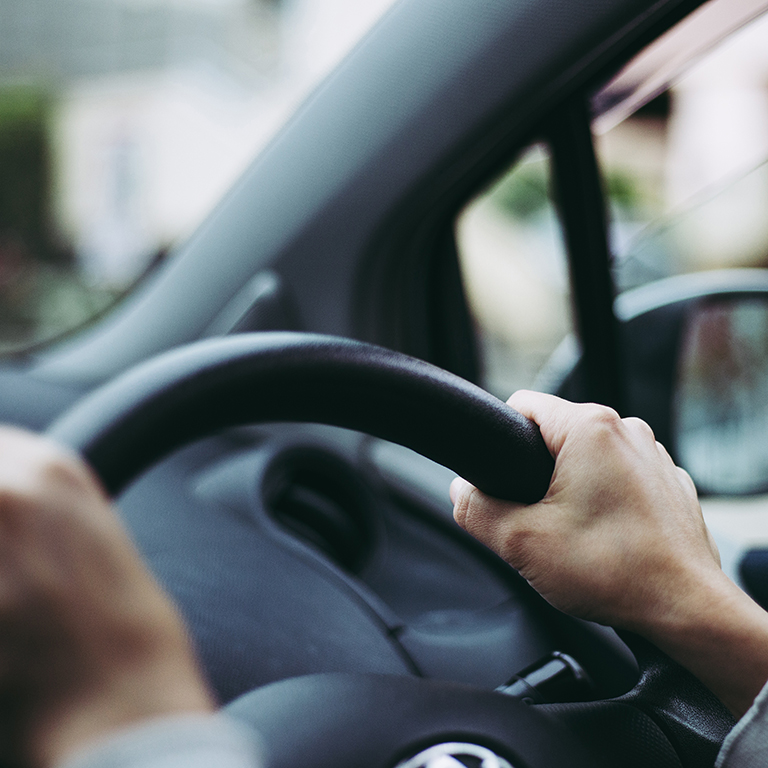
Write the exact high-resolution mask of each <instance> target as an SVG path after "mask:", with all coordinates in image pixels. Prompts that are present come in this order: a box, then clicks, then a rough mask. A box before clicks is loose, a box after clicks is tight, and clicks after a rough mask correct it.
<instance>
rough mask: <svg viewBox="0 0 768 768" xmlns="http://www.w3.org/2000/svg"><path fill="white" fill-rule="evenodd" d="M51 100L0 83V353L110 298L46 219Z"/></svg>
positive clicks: (87, 314)
mask: <svg viewBox="0 0 768 768" xmlns="http://www.w3.org/2000/svg"><path fill="white" fill-rule="evenodd" d="M53 107H54V102H53V99H52V98H51V96H50V95H49V93H48V92H47V91H46V90H45V89H44V88H40V87H37V86H29V85H28V86H14V87H5V88H0V354H8V353H11V352H18V351H21V350H24V349H26V348H29V347H30V346H33V345H37V344H40V343H43V342H44V341H46V340H50V339H52V338H55V337H57V336H60V335H62V334H63V333H66V332H67V331H70V330H72V329H74V328H77V327H78V326H80V325H82V324H83V323H85V322H88V321H89V320H90V319H92V318H93V317H95V316H96V315H98V314H100V313H101V312H103V311H104V310H105V309H106V308H107V307H108V306H110V305H111V304H112V303H113V302H114V301H115V299H116V298H117V295H116V292H115V291H110V290H107V289H102V288H97V287H94V286H90V285H88V284H86V282H85V281H84V280H83V279H82V277H81V275H80V274H79V273H78V271H77V268H76V262H75V259H74V254H73V251H72V249H71V248H70V247H68V246H67V245H66V244H64V243H62V242H61V240H60V239H59V237H58V236H57V234H56V232H55V231H54V229H53V227H52V225H51V215H50V210H51V193H52V183H51V180H52V168H51V165H52V164H51V153H50V146H51V142H50V125H51V116H52V111H53Z"/></svg>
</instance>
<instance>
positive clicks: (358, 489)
mask: <svg viewBox="0 0 768 768" xmlns="http://www.w3.org/2000/svg"><path fill="white" fill-rule="evenodd" d="M264 488H265V497H266V498H265V501H266V508H267V511H268V513H269V515H270V517H271V518H272V519H273V520H274V521H275V522H276V523H277V524H278V525H279V526H280V527H281V528H283V529H284V530H286V531H288V532H289V533H291V534H292V535H293V536H294V537H295V538H297V539H299V540H300V541H302V542H303V543H305V544H308V545H309V546H311V547H313V548H314V549H316V550H318V551H319V552H321V553H322V554H323V555H325V556H326V557H327V558H329V559H330V560H332V561H333V562H334V563H336V564H337V565H339V566H341V567H342V568H344V569H345V570H347V571H350V572H352V573H358V572H359V571H360V570H361V569H362V568H363V566H364V565H365V563H366V562H367V561H368V559H369V556H370V554H371V551H372V549H373V544H374V538H375V528H376V526H375V525H374V516H373V496H372V493H371V491H370V490H369V488H368V487H367V486H366V484H365V482H364V481H363V479H362V478H361V477H360V471H359V470H357V469H355V468H354V467H353V466H351V465H350V464H349V463H347V462H346V461H344V460H343V459H341V458H339V457H338V456H335V455H333V454H330V453H327V452H326V451H323V450H321V449H317V448H293V449H290V450H289V451H286V452H284V453H282V454H280V455H279V456H278V457H276V458H275V460H274V461H273V462H272V464H271V465H270V467H269V468H268V470H267V475H266V477H265V486H264Z"/></svg>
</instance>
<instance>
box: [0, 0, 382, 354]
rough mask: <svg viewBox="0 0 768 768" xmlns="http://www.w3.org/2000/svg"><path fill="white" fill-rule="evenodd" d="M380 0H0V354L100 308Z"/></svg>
mask: <svg viewBox="0 0 768 768" xmlns="http://www.w3.org/2000/svg"><path fill="white" fill-rule="evenodd" d="M391 4H392V0H367V2H365V3H360V2H356V0H36V2H33V3H31V2H29V1H28V0H3V2H2V4H1V5H0V167H2V169H3V173H2V174H0V354H3V353H5V354H8V353H13V352H19V351H24V350H27V349H30V348H31V347H33V346H35V345H39V344H42V343H45V342H47V341H50V340H51V339H53V338H56V337H58V336H60V335H62V334H64V333H67V332H69V331H71V330H73V329H75V328H77V327H80V326H82V325H83V324H84V323H87V322H88V321H90V320H92V319H94V318H95V317H98V316H99V315H100V314H101V313H103V312H105V311H106V310H107V309H108V308H109V307H110V306H111V305H112V304H113V303H114V302H115V301H116V300H118V299H119V298H120V297H121V296H123V295H124V294H125V293H126V292H128V291H130V290H131V288H132V287H133V286H135V285H136V283H137V281H139V280H140V279H141V277H142V276H143V275H145V274H146V273H147V272H148V271H149V270H150V269H151V268H152V267H153V266H154V265H156V264H158V263H160V262H162V261H163V260H164V259H165V258H167V255H168V254H169V252H171V250H172V247H173V246H174V244H176V243H177V242H179V241H180V240H182V239H184V238H186V237H187V236H188V235H189V234H190V233H191V231H192V230H194V229H195V228H196V227H197V226H198V225H199V224H200V222H201V221H202V219H203V218H204V217H205V216H206V215H207V213H208V212H209V211H210V209H211V208H212V207H213V206H214V205H215V203H216V202H217V200H218V199H219V198H220V197H221V196H222V194H223V193H224V192H225V191H226V190H227V188H228V187H229V186H231V184H232V183H233V182H234V181H235V179H236V178H237V177H238V176H239V175H240V173H241V172H242V171H243V169H244V168H245V166H246V165H247V163H248V162H249V161H250V160H251V159H252V158H253V157H254V155H255V154H256V153H257V151H258V150H259V148H260V147H261V146H263V145H264V144H265V143H266V141H267V140H268V138H269V137H270V136H271V135H272V134H273V133H274V132H275V130H276V129H277V128H278V127H279V126H280V125H281V124H282V123H283V122H284V121H285V120H286V118H287V117H288V116H289V115H290V113H291V112H292V111H293V109H294V108H295V107H296V106H297V104H298V103H299V102H300V101H301V100H302V99H303V98H304V96H305V95H306V93H307V92H308V91H309V90H310V89H311V88H312V87H313V86H314V85H315V84H316V83H317V81H318V80H319V79H320V78H322V77H323V76H324V75H325V74H326V73H327V72H328V71H329V70H330V69H331V68H332V67H333V66H334V65H335V64H336V63H337V62H338V61H339V59H341V58H342V56H343V55H344V54H345V53H346V51H347V50H348V49H349V48H350V47H351V46H352V45H353V44H354V43H355V42H356V41H357V40H358V39H359V37H360V36H361V35H362V34H363V33H364V32H365V31H366V30H367V29H368V28H369V27H370V26H371V25H372V24H373V23H374V22H375V21H376V19H377V18H378V17H379V16H380V15H381V14H382V13H383V12H384V11H385V10H386V9H387V8H388V7H389V6H390V5H391Z"/></svg>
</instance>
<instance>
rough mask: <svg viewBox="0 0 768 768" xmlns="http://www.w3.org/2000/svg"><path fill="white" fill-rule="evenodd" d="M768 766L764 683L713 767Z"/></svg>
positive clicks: (766, 689)
mask: <svg viewBox="0 0 768 768" xmlns="http://www.w3.org/2000/svg"><path fill="white" fill-rule="evenodd" d="M765 765H768V683H766V685H765V686H764V687H763V690H762V691H760V693H759V694H758V696H757V698H756V699H755V702H754V704H753V705H752V706H751V707H750V708H749V710H748V711H747V713H746V714H745V715H744V717H742V718H741V720H739V722H738V723H736V725H735V726H734V728H733V730H732V731H731V732H730V733H729V734H728V736H727V737H726V739H725V741H724V742H723V746H722V747H721V749H720V754H719V755H718V756H717V762H716V763H715V768H762V767H763V766H765Z"/></svg>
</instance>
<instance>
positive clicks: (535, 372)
mask: <svg viewBox="0 0 768 768" xmlns="http://www.w3.org/2000/svg"><path fill="white" fill-rule="evenodd" d="M549 166H550V161H549V156H548V153H547V150H546V149H545V147H543V146H540V145H537V146H534V147H532V148H530V149H529V150H528V151H526V152H525V153H524V154H523V155H522V157H521V158H520V159H519V160H518V162H517V163H515V165H514V167H513V168H512V169H511V170H510V171H509V172H508V173H507V174H505V175H504V176H503V177H502V178H501V179H499V180H498V181H497V182H496V183H495V184H493V185H492V186H491V187H490V188H489V189H488V190H486V191H485V192H484V193H483V194H481V195H480V196H478V197H477V198H475V199H474V200H473V201H472V202H471V203H470V204H469V205H468V206H467V207H466V208H465V209H464V211H463V212H462V213H461V215H460V216H459V218H458V220H457V225H456V239H457V243H458V248H459V258H460V263H461V269H462V273H463V279H464V284H465V289H466V292H467V297H468V301H469V305H470V311H471V313H472V316H473V318H474V321H475V324H476V328H477V337H478V340H479V344H480V351H481V357H482V364H483V370H484V384H485V386H486V387H487V388H488V389H489V390H490V391H492V392H493V393H495V394H497V395H498V396H499V397H502V398H506V397H508V396H509V395H510V394H511V393H512V392H513V391H514V390H516V389H520V388H522V387H538V388H542V389H546V388H548V384H547V381H546V378H547V366H546V363H547V361H548V360H549V359H550V357H551V355H552V353H553V351H554V350H555V348H556V347H557V346H558V345H559V344H560V342H562V341H563V339H564V337H565V336H566V334H567V333H568V331H569V328H570V314H569V306H568V274H567V262H566V259H565V255H564V247H563V243H562V237H561V233H560V229H559V224H558V221H557V217H556V214H555V210H554V206H553V204H552V201H551V196H550V181H549V179H550V173H549Z"/></svg>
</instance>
